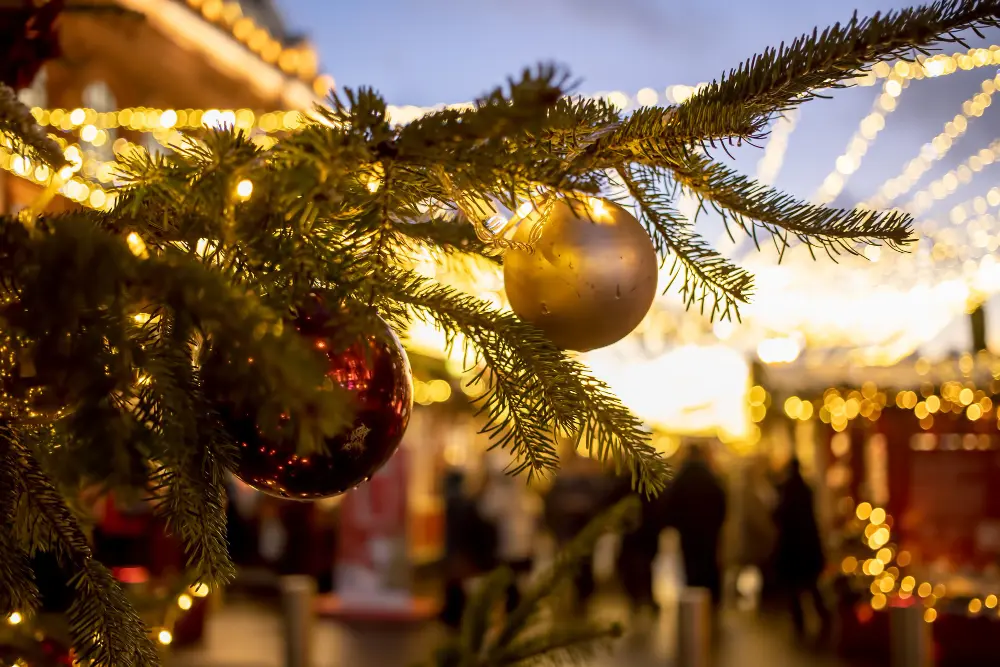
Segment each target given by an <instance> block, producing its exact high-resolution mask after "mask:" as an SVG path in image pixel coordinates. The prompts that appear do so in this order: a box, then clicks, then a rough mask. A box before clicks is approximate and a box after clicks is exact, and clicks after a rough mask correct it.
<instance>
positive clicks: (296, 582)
mask: <svg viewBox="0 0 1000 667" xmlns="http://www.w3.org/2000/svg"><path fill="white" fill-rule="evenodd" d="M315 598H316V581H315V580H314V579H313V578H312V577H307V576H303V575H289V576H285V577H282V578H281V614H282V625H283V630H284V640H285V662H284V666H285V667H311V666H312V653H311V649H312V632H313V602H314V601H315Z"/></svg>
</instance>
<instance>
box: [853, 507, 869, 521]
mask: <svg viewBox="0 0 1000 667" xmlns="http://www.w3.org/2000/svg"><path fill="white" fill-rule="evenodd" d="M855 514H857V517H858V518H859V519H861V520H862V521H867V520H868V517H870V516H871V515H872V506H871V503H861V504H860V505H858V509H857V510H856V511H855Z"/></svg>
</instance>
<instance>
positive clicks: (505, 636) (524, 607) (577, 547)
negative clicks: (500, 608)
mask: <svg viewBox="0 0 1000 667" xmlns="http://www.w3.org/2000/svg"><path fill="white" fill-rule="evenodd" d="M640 508H641V506H640V503H639V500H638V498H636V497H634V496H631V497H628V498H626V499H625V500H621V501H619V502H618V503H617V504H616V505H614V506H613V507H611V508H610V509H608V510H606V511H605V512H603V513H602V514H601V515H599V516H598V517H597V518H595V519H594V520H593V521H591V522H590V523H589V524H587V526H586V527H585V528H584V529H583V530H582V531H580V533H578V534H577V536H576V537H574V538H573V540H572V541H571V542H570V543H569V544H568V545H566V547H565V548H564V549H563V550H561V551H560V552H559V553H558V554H557V556H556V559H555V562H554V563H553V564H552V565H551V566H550V567H549V568H548V570H546V571H545V572H543V573H542V575H541V576H540V577H539V578H538V579H537V580H536V581H534V582H533V583H532V585H531V587H530V588H529V589H528V590H527V591H526V592H525V593H524V595H523V597H522V598H521V602H520V604H518V606H517V608H516V609H515V610H514V611H513V612H511V613H510V614H508V615H507V618H506V619H505V621H504V625H503V627H502V628H501V629H500V632H499V633H498V634H497V636H496V638H495V639H494V640H493V642H492V643H491V645H490V650H491V651H498V652H501V653H502V652H503V651H504V650H505V649H506V648H507V647H509V646H512V645H514V642H515V641H516V640H517V639H518V638H520V636H521V634H522V633H523V632H524V631H525V630H526V629H528V628H529V627H530V625H531V623H532V621H534V620H535V619H536V617H537V614H538V612H539V611H540V610H541V604H542V602H543V601H544V600H546V599H548V598H549V597H550V596H552V595H553V594H554V593H555V592H556V591H557V590H558V588H559V586H561V585H562V584H563V583H564V582H566V581H568V580H569V579H571V578H572V577H573V576H574V575H575V573H576V572H577V571H578V570H579V569H580V567H582V566H583V565H584V563H585V562H586V560H587V559H588V558H589V557H590V556H591V555H592V554H593V553H594V549H595V547H596V545H597V541H598V540H599V539H601V537H602V536H604V535H607V534H608V533H620V532H622V531H626V532H627V531H630V530H633V529H634V528H635V526H636V524H637V522H638V521H639V519H640Z"/></svg>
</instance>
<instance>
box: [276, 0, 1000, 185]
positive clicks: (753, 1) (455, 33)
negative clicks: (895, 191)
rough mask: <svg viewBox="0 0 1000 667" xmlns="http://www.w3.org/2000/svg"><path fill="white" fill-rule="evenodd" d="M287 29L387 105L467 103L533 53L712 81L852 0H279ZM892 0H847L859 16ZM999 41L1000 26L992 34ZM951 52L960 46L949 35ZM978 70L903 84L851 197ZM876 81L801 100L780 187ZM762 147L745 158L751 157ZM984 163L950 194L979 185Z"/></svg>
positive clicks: (843, 123)
mask: <svg viewBox="0 0 1000 667" xmlns="http://www.w3.org/2000/svg"><path fill="white" fill-rule="evenodd" d="M278 2H279V5H280V7H281V9H282V11H283V12H284V14H285V16H286V19H287V21H288V23H289V26H290V28H292V29H293V30H296V31H299V32H301V33H304V34H307V35H309V37H310V38H311V40H312V41H313V43H314V44H316V46H317V47H318V49H319V52H320V56H321V60H322V63H323V66H324V68H325V70H326V71H328V72H330V73H331V74H333V76H334V77H335V79H336V80H337V82H338V85H339V86H352V87H353V86H359V85H370V86H373V87H374V88H376V89H378V90H379V91H381V92H382V94H383V95H385V97H386V98H387V99H388V101H389V102H390V103H392V104H415V105H419V106H426V105H432V104H437V103H450V102H462V101H467V100H469V99H472V98H473V97H475V96H476V95H477V94H479V93H481V92H483V91H484V90H486V89H488V88H490V87H491V86H493V85H496V84H497V83H500V82H502V81H503V80H504V78H505V77H507V76H509V75H511V74H514V73H517V72H519V71H520V70H521V69H523V68H524V67H526V66H530V65H532V64H534V63H538V62H541V61H545V62H557V63H560V64H563V65H565V66H567V67H568V68H569V69H570V71H571V72H572V73H573V74H574V76H575V77H577V78H578V79H579V80H580V81H581V83H580V86H579V91H580V92H598V91H609V90H623V91H627V92H631V93H635V92H636V91H638V90H639V89H641V88H643V87H647V86H648V87H651V88H655V89H657V90H658V91H663V90H664V89H665V88H666V87H667V86H669V85H672V84H678V83H687V84H693V83H697V82H699V81H705V80H710V79H712V78H714V77H716V76H718V75H719V74H720V73H722V72H723V71H724V70H725V69H727V68H728V67H731V66H734V65H736V64H738V63H739V62H741V61H742V60H743V59H745V58H747V57H748V56H750V55H752V54H754V53H756V52H758V51H760V50H761V49H763V48H765V47H767V46H769V45H776V44H779V43H780V42H781V41H782V40H790V39H793V38H794V37H796V36H798V35H800V34H801V33H803V32H805V31H810V30H811V29H812V28H813V27H814V26H826V25H829V24H831V23H834V22H836V21H838V20H845V19H848V18H850V14H851V8H852V6H851V5H850V4H849V3H848V2H802V1H801V0H742V1H739V2H737V1H735V0H697V1H695V0H616V2H614V3H610V2H606V1H604V0H382V1H381V2H359V1H348V0H326V1H325V2H324V1H320V0H278ZM907 4H908V3H906V2H901V1H899V0H853V8H856V9H858V10H859V11H860V13H862V14H871V13H873V12H875V11H879V10H883V11H884V10H889V9H897V8H900V7H904V6H906V5H907ZM992 37H993V40H991V41H994V42H1000V35H992ZM947 50H948V51H949V52H950V51H952V50H954V49H953V48H952V47H950V46H949V48H948V49H947ZM982 79H983V73H982V72H981V71H980V72H962V73H958V74H955V75H953V76H950V77H946V78H943V79H939V80H933V81H922V82H917V84H916V85H915V86H914V87H913V88H911V90H908V91H907V92H906V93H905V98H906V99H905V100H903V102H905V103H903V102H901V104H900V107H899V109H898V111H897V112H896V113H894V114H893V115H892V117H891V122H890V124H889V126H888V128H887V129H886V130H885V131H884V132H883V133H882V134H881V135H880V137H879V139H878V142H877V144H876V145H875V146H873V147H872V150H871V151H870V152H869V154H868V156H866V158H865V161H864V163H863V165H862V167H861V169H860V170H859V172H857V173H856V175H855V176H854V177H853V178H852V181H851V183H849V184H848V187H847V188H846V190H845V193H844V195H843V197H842V201H841V202H838V203H847V204H850V203H853V202H854V201H857V200H859V199H863V198H864V197H865V196H866V195H868V194H870V193H871V190H872V188H874V186H875V185H877V184H878V183H881V182H882V181H883V180H885V179H886V178H888V177H891V176H895V175H896V174H897V173H899V171H900V168H901V167H902V166H903V165H904V164H905V162H906V161H907V160H909V159H910V158H912V157H915V156H916V155H917V153H918V152H919V149H920V146H921V144H923V143H925V142H927V141H929V140H930V139H931V138H932V137H933V136H934V135H935V134H937V133H938V132H940V131H941V129H942V127H943V125H944V123H945V122H946V121H947V120H949V119H950V118H951V117H952V116H953V115H954V114H955V113H956V112H958V110H959V106H960V104H961V102H962V100H964V99H966V98H968V97H969V96H970V95H971V94H972V93H974V92H975V90H976V88H977V87H978V86H979V84H980V82H981V80H982ZM875 94H876V89H874V88H862V89H855V90H844V91H836V92H835V94H834V99H832V100H816V101H814V102H812V103H810V104H809V105H808V106H807V108H806V109H805V110H804V112H803V115H802V119H801V122H800V125H799V129H798V130H797V131H796V132H795V134H794V135H793V136H792V139H791V143H790V149H789V152H788V157H787V159H786V168H785V169H784V171H783V172H782V175H781V176H780V177H779V181H778V185H779V186H781V187H783V188H786V189H788V190H791V191H792V192H795V193H796V194H799V195H802V196H809V195H811V194H812V192H813V191H814V190H815V188H816V187H817V186H818V185H819V183H820V182H821V181H822V179H823V177H824V176H825V175H826V174H827V173H829V171H830V170H831V169H832V168H833V163H834V160H835V159H836V157H837V156H838V155H839V154H840V153H841V152H843V150H844V149H845V147H846V145H847V142H848V140H849V139H850V137H851V134H852V133H853V132H854V130H855V129H856V128H857V124H858V122H859V121H860V119H861V118H862V116H864V114H866V113H867V112H868V110H869V108H870V105H871V103H872V101H873V99H874V97H875ZM994 111H995V109H993V108H991V109H989V110H987V114H986V115H985V116H984V117H983V118H980V119H978V120H977V122H976V123H974V124H973V126H972V127H971V128H970V130H969V132H968V133H967V135H966V136H965V137H964V138H963V139H961V141H960V142H959V144H960V145H957V146H956V147H955V148H954V149H953V150H952V152H951V154H950V155H949V158H948V159H945V160H942V161H941V162H940V163H939V164H938V165H937V166H936V167H935V169H934V170H932V171H931V173H929V174H928V175H927V179H928V182H929V180H930V179H931V178H934V177H935V175H936V174H939V173H943V172H944V171H946V170H947V169H949V168H951V167H952V166H955V165H957V164H958V163H959V162H960V161H961V160H963V159H965V158H966V157H967V156H968V155H970V154H971V153H972V152H974V151H975V150H977V149H978V148H980V147H982V146H985V145H986V144H988V143H989V142H990V141H992V139H993V138H995V136H997V135H998V134H1000V133H998V132H997V130H1000V127H998V125H997V124H996V122H995V120H994V119H995V117H996V114H995V113H993V112H994ZM757 157H758V154H757V153H756V151H751V152H750V153H749V154H747V155H746V158H745V160H744V159H741V160H740V162H741V163H744V162H745V165H746V166H747V168H748V169H752V167H753V162H754V161H755V160H756V158H757ZM995 176H996V172H991V171H984V172H983V173H982V174H980V176H979V177H977V178H978V180H977V182H976V183H973V184H972V185H971V186H970V187H971V190H966V191H964V192H962V193H958V195H956V197H958V196H963V195H964V196H974V195H975V194H978V193H979V192H980V191H985V190H987V189H988V188H989V187H990V186H991V185H992V183H990V182H989V181H995V180H996V178H995Z"/></svg>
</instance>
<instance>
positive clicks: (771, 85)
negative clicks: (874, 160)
mask: <svg viewBox="0 0 1000 667" xmlns="http://www.w3.org/2000/svg"><path fill="white" fill-rule="evenodd" d="M998 17H1000V2H998V1H997V0H937V1H936V2H934V3H932V4H929V5H924V6H920V7H913V8H906V9H901V10H898V11H890V12H886V13H885V14H882V13H876V14H875V15H873V16H871V17H859V16H858V15H857V13H855V14H854V15H853V16H852V17H851V19H850V20H849V21H848V22H846V23H845V24H843V25H841V24H840V23H837V24H835V25H833V26H831V27H829V28H827V29H826V30H823V31H822V32H820V31H819V30H814V31H813V32H812V33H809V34H805V35H802V36H801V37H798V38H796V39H795V40H793V41H792V42H791V43H789V44H784V43H782V45H781V46H779V47H778V48H768V49H765V50H764V52H763V53H761V54H759V55H755V56H753V57H752V58H750V59H748V60H746V61H744V62H743V63H742V64H741V65H740V66H739V67H737V68H735V69H733V70H730V72H729V73H728V75H726V76H723V77H721V78H720V79H718V80H716V81H713V82H712V83H710V84H709V85H708V86H706V87H705V88H703V89H702V90H700V91H698V92H697V93H695V94H694V95H693V96H692V97H691V98H689V99H688V100H687V101H686V102H685V103H684V104H682V105H681V106H680V107H679V108H678V109H677V113H675V114H673V115H672V116H671V118H670V121H669V122H670V125H671V126H672V128H673V131H675V132H679V133H681V134H684V133H692V132H694V133H699V134H700V137H699V138H700V139H701V140H702V141H704V142H708V143H711V142H714V141H716V140H725V141H742V140H747V139H759V138H761V136H762V133H763V131H764V129H765V128H766V127H767V124H768V123H769V122H770V120H771V119H772V118H773V117H774V116H775V115H776V114H779V113H781V112H783V111H787V110H788V109H790V108H792V107H794V106H796V105H798V104H801V103H802V102H805V101H807V100H810V99H812V98H814V97H817V96H819V91H821V90H823V89H826V88H836V87H842V86H843V85H844V83H845V82H846V81H848V80H850V79H851V78H853V77H855V76H857V74H858V72H859V70H861V69H863V68H864V67H865V66H867V65H868V64H870V63H872V62H875V61H879V60H886V59H889V58H893V57H900V58H907V57H912V56H915V55H916V54H917V52H919V53H923V54H927V53H928V49H929V48H930V47H931V46H932V45H934V44H935V43H940V42H957V43H959V44H962V43H963V42H962V38H961V36H960V35H959V34H958V33H960V32H962V31H964V30H967V29H973V30H975V31H976V32H977V34H980V33H979V30H980V29H981V28H984V27H995V26H997V25H1000V19H998Z"/></svg>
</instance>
